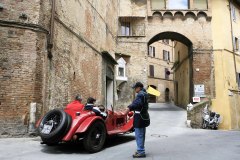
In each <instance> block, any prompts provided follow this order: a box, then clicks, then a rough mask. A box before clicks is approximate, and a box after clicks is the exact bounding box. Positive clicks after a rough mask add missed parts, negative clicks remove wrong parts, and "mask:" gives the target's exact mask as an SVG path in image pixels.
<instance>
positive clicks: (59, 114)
mask: <svg viewBox="0 0 240 160" xmlns="http://www.w3.org/2000/svg"><path fill="white" fill-rule="evenodd" d="M71 121H72V119H71V117H70V116H69V115H68V114H67V113H66V112H64V111H63V110H60V109H54V110H51V111H49V112H48V113H47V114H46V115H45V116H44V117H43V119H42V120H41V123H40V125H39V127H38V132H39V135H40V137H41V139H42V141H43V142H44V143H46V144H50V145H52V144H56V143H58V142H60V141H61V140H62V138H63V137H64V136H65V135H66V133H67V132H68V131H69V129H70V127H71ZM47 123H51V124H53V128H52V130H51V132H50V133H49V134H46V133H43V132H42V130H43V126H44V124H47Z"/></svg>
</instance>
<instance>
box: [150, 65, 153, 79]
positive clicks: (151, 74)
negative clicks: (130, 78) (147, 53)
mask: <svg viewBox="0 0 240 160" xmlns="http://www.w3.org/2000/svg"><path fill="white" fill-rule="evenodd" d="M149 76H150V77H154V65H149Z"/></svg>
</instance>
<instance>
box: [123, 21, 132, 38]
mask: <svg viewBox="0 0 240 160" xmlns="http://www.w3.org/2000/svg"><path fill="white" fill-rule="evenodd" d="M123 31H124V32H123ZM127 31H128V32H127ZM127 33H128V34H127ZM131 34H132V31H131V23H130V22H121V36H131Z"/></svg>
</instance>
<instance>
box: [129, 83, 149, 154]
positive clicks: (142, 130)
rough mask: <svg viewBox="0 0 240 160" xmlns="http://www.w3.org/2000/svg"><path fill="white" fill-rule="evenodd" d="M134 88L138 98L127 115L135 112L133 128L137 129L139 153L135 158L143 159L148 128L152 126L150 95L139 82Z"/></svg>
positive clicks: (130, 106)
mask: <svg viewBox="0 0 240 160" xmlns="http://www.w3.org/2000/svg"><path fill="white" fill-rule="evenodd" d="M132 88H133V89H135V92H136V93H137V96H136V98H135V100H134V101H133V102H132V104H131V105H129V106H128V108H127V110H126V113H128V112H129V111H134V121H133V127H134V129H135V138H136V142H137V152H136V153H135V154H134V155H133V158H143V157H146V154H145V147H144V144H145V134H146V127H148V126H149V125H150V117H149V114H148V95H147V93H146V90H145V89H144V88H143V84H142V83H141V82H137V83H136V84H135V85H134V86H133V87H132Z"/></svg>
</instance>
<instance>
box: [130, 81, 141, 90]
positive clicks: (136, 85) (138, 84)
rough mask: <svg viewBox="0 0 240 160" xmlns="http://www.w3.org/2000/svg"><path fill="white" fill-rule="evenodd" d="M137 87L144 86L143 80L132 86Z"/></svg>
mask: <svg viewBox="0 0 240 160" xmlns="http://www.w3.org/2000/svg"><path fill="white" fill-rule="evenodd" d="M137 87H141V88H143V84H142V83H141V82H137V83H135V84H134V85H133V86H132V88H134V89H135V88H137Z"/></svg>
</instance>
